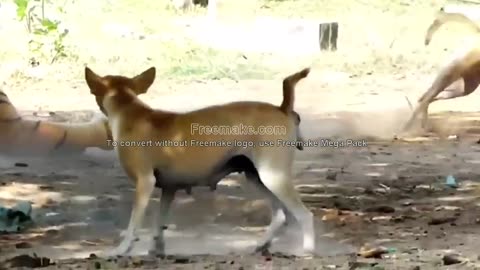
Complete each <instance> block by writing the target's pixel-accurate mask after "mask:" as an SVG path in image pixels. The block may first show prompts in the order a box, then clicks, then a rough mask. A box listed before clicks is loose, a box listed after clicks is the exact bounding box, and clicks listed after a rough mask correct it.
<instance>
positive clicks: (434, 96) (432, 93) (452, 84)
mask: <svg viewBox="0 0 480 270" xmlns="http://www.w3.org/2000/svg"><path fill="white" fill-rule="evenodd" d="M446 22H458V23H461V24H463V25H466V26H467V27H469V28H470V29H473V30H475V31H476V32H480V27H478V26H477V25H476V24H475V22H473V21H472V20H470V19H469V18H468V17H466V16H464V15H463V14H459V13H448V12H445V11H444V10H443V8H442V9H440V11H439V12H438V13H437V15H436V18H435V20H434V21H433V23H432V24H431V25H430V27H429V28H428V30H427V34H426V36H425V46H428V45H429V44H430V41H431V39H432V36H433V34H434V33H435V32H436V31H437V30H438V29H439V28H440V26H442V25H443V24H445V23H446ZM479 84H480V43H479V42H476V43H474V44H468V46H465V47H464V48H462V50H461V51H460V52H459V53H458V54H457V55H456V56H455V57H454V59H453V60H452V61H451V62H450V63H448V65H446V66H445V67H443V68H442V69H441V70H440V72H439V74H438V75H437V77H436V78H435V80H434V81H433V83H432V85H431V86H430V88H429V89H428V90H427V91H426V92H425V93H424V94H423V95H422V96H421V97H420V98H419V99H418V103H417V106H416V107H415V109H414V111H413V113H412V116H411V117H410V119H409V120H408V121H407V123H406V124H405V126H404V127H403V131H407V130H409V129H410V128H411V127H412V125H413V124H414V122H415V120H416V119H417V117H418V115H419V114H421V115H422V120H421V126H422V128H425V127H426V125H427V120H428V107H429V105H430V104H431V103H432V102H435V101H438V100H447V99H453V98H457V97H463V96H467V95H469V94H471V93H473V91H475V89H477V87H478V85H479Z"/></svg>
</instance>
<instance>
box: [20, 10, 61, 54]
mask: <svg viewBox="0 0 480 270" xmlns="http://www.w3.org/2000/svg"><path fill="white" fill-rule="evenodd" d="M14 2H15V5H16V6H17V19H18V20H19V21H24V22H25V24H26V28H27V31H28V32H29V33H30V34H31V35H32V37H31V39H30V41H29V45H30V50H31V52H32V53H33V54H35V57H40V58H47V59H49V61H50V63H54V62H55V61H56V60H58V59H59V58H61V57H65V56H67V54H66V52H65V45H64V39H65V37H66V36H67V34H68V31H67V30H66V29H65V30H63V31H61V29H60V27H59V26H60V23H61V22H60V21H58V20H51V19H49V18H46V17H45V0H40V1H39V0H14ZM36 2H40V3H36ZM39 8H40V14H38V9H39ZM58 11H59V12H61V13H64V10H63V9H62V8H59V9H58Z"/></svg>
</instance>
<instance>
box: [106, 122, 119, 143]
mask: <svg viewBox="0 0 480 270" xmlns="http://www.w3.org/2000/svg"><path fill="white" fill-rule="evenodd" d="M108 122H109V125H110V127H111V128H112V137H113V140H114V141H117V140H118V139H119V136H120V117H118V116H112V117H110V118H109V119H108Z"/></svg>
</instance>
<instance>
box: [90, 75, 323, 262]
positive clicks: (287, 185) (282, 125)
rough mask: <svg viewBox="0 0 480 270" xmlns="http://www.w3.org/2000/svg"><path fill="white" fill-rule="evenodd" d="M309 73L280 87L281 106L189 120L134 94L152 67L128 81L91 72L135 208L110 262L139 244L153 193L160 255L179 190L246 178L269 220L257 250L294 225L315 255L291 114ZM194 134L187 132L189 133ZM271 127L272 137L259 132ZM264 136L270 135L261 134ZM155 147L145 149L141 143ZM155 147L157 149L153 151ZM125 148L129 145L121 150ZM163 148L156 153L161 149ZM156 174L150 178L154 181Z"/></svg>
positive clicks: (249, 105) (230, 108) (193, 115)
mask: <svg viewBox="0 0 480 270" xmlns="http://www.w3.org/2000/svg"><path fill="white" fill-rule="evenodd" d="M309 72H310V70H309V69H308V68H306V69H304V70H302V71H300V72H297V73H295V74H292V75H290V76H289V77H287V78H285V79H284V81H283V102H282V104H281V105H280V106H276V105H272V104H269V103H263V102H233V103H229V104H224V105H217V106H211V107H207V108H203V109H200V110H196V111H191V112H187V113H174V112H169V111H163V110H154V109H152V108H151V107H150V106H148V105H147V104H145V103H144V102H142V101H141V100H140V99H139V98H138V97H137V95H140V94H143V93H145V92H146V91H147V90H148V88H149V87H150V86H151V85H152V84H153V82H154V80H155V68H153V67H152V68H150V69H148V70H146V71H144V72H143V73H141V74H140V75H137V76H135V77H133V78H127V77H124V76H114V75H108V76H104V77H101V76H99V75H97V74H95V73H94V72H93V71H92V70H90V69H89V68H86V69H85V79H86V82H87V85H88V87H89V88H90V91H91V93H92V94H93V95H94V96H95V98H96V101H97V104H98V105H99V107H100V109H101V111H102V112H103V113H104V114H105V115H106V116H107V117H108V120H109V124H110V127H111V129H112V135H113V139H114V141H115V142H116V143H117V147H116V151H117V154H118V158H119V160H120V163H121V165H122V167H123V168H124V170H125V172H126V173H127V175H128V176H129V177H130V178H131V179H132V180H133V181H134V183H135V187H136V189H135V203H134V207H133V209H132V214H131V218H130V222H129V225H128V228H127V230H126V232H125V235H124V239H123V241H122V242H121V243H120V244H119V245H118V247H117V248H116V249H114V250H112V251H111V252H108V254H109V255H118V254H125V253H128V252H129V251H130V250H131V249H132V247H133V244H134V242H135V240H136V239H137V229H139V227H140V226H141V223H142V221H143V218H144V215H145V210H146V207H147V205H148V202H149V200H150V197H151V195H152V192H153V189H154V187H158V188H161V190H162V192H161V194H162V195H161V200H160V206H159V209H158V211H156V212H155V213H157V214H156V215H157V217H156V218H155V220H156V223H157V224H156V225H155V227H154V235H155V240H156V241H155V247H151V249H150V251H152V250H153V249H154V248H155V249H156V253H160V254H163V253H164V237H163V229H162V228H163V227H164V225H165V224H166V222H167V221H168V220H167V216H168V213H169V209H170V206H171V204H172V202H173V199H174V197H175V193H176V191H177V190H179V189H186V190H189V189H191V187H193V186H210V187H215V186H216V185H217V183H218V182H219V181H220V180H222V179H223V178H224V177H225V176H227V175H228V174H230V173H233V172H243V173H245V176H246V179H247V180H248V181H250V182H251V183H253V184H255V185H256V187H257V188H258V189H259V190H260V191H261V192H262V193H263V194H264V195H265V196H267V197H268V198H269V199H270V200H271V202H272V221H271V224H270V225H269V227H268V229H267V232H266V233H265V236H264V238H263V239H262V240H261V241H259V243H258V246H257V248H256V250H257V251H258V250H262V249H265V248H268V247H269V246H270V244H271V242H272V240H273V238H274V237H275V236H276V235H277V234H279V232H280V229H281V228H282V227H283V226H284V225H286V222H287V220H289V221H290V220H294V221H297V222H299V224H300V225H301V227H302V230H303V249H304V251H305V253H306V254H311V253H312V252H313V251H314V249H315V233H314V226H313V215H312V213H311V212H310V211H309V210H308V209H307V208H306V207H305V206H304V204H303V203H302V201H301V200H300V198H299V195H298V193H297V191H296V190H295V188H294V186H293V184H292V182H291V178H292V163H293V159H294V154H295V148H296V147H297V140H298V138H299V134H298V133H297V132H298V130H299V129H298V124H299V121H300V117H299V115H298V114H297V113H295V112H294V111H293V103H294V96H295V95H294V88H295V85H296V84H297V82H298V81H300V80H301V79H303V78H305V77H306V76H307V75H308V74H309ZM193 126H195V127H196V129H195V130H193V129H192V127H193ZM236 126H237V127H238V126H243V127H249V128H251V129H250V132H233V133H232V132H226V133H217V134H211V133H210V134H207V132H198V131H199V127H210V128H215V127H236ZM265 127H275V128H277V129H274V130H276V132H270V133H268V132H264V133H260V132H258V131H260V130H262V129H263V130H265ZM267 133H268V134H267ZM152 141H153V142H154V143H153V145H148V146H147V147H145V144H146V143H145V142H147V144H148V142H152ZM157 142H161V144H159V147H157V146H156V143H157ZM127 145H128V146H127ZM160 145H161V146H160ZM154 170H155V174H156V177H157V179H156V177H155V176H154V175H153V174H152V171H154Z"/></svg>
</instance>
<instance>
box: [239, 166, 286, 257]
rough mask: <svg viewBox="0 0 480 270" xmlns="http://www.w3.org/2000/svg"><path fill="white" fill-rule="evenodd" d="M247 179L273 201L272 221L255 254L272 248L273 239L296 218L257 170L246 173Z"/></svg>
mask: <svg viewBox="0 0 480 270" xmlns="http://www.w3.org/2000/svg"><path fill="white" fill-rule="evenodd" d="M245 177H246V178H247V181H248V182H249V183H252V184H253V185H254V186H255V187H256V188H257V190H258V191H260V192H261V193H262V194H263V195H265V196H266V197H267V198H269V199H270V200H271V207H272V220H271V222H270V225H269V226H268V228H267V230H266V232H265V235H264V237H263V239H262V240H260V241H259V242H258V244H257V247H256V248H255V252H261V251H264V250H268V248H270V246H271V244H272V241H273V239H274V238H275V237H276V236H278V235H279V234H280V233H281V231H282V229H283V228H285V227H286V226H287V225H289V224H291V223H293V222H295V217H293V215H292V214H291V213H290V212H289V211H287V210H286V208H285V206H284V205H282V202H281V201H280V200H279V199H278V198H277V197H276V196H275V195H274V194H273V193H272V192H271V191H270V190H269V189H268V188H267V187H265V185H264V184H263V183H262V182H261V180H260V177H259V176H258V172H257V171H256V169H253V170H247V171H245Z"/></svg>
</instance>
